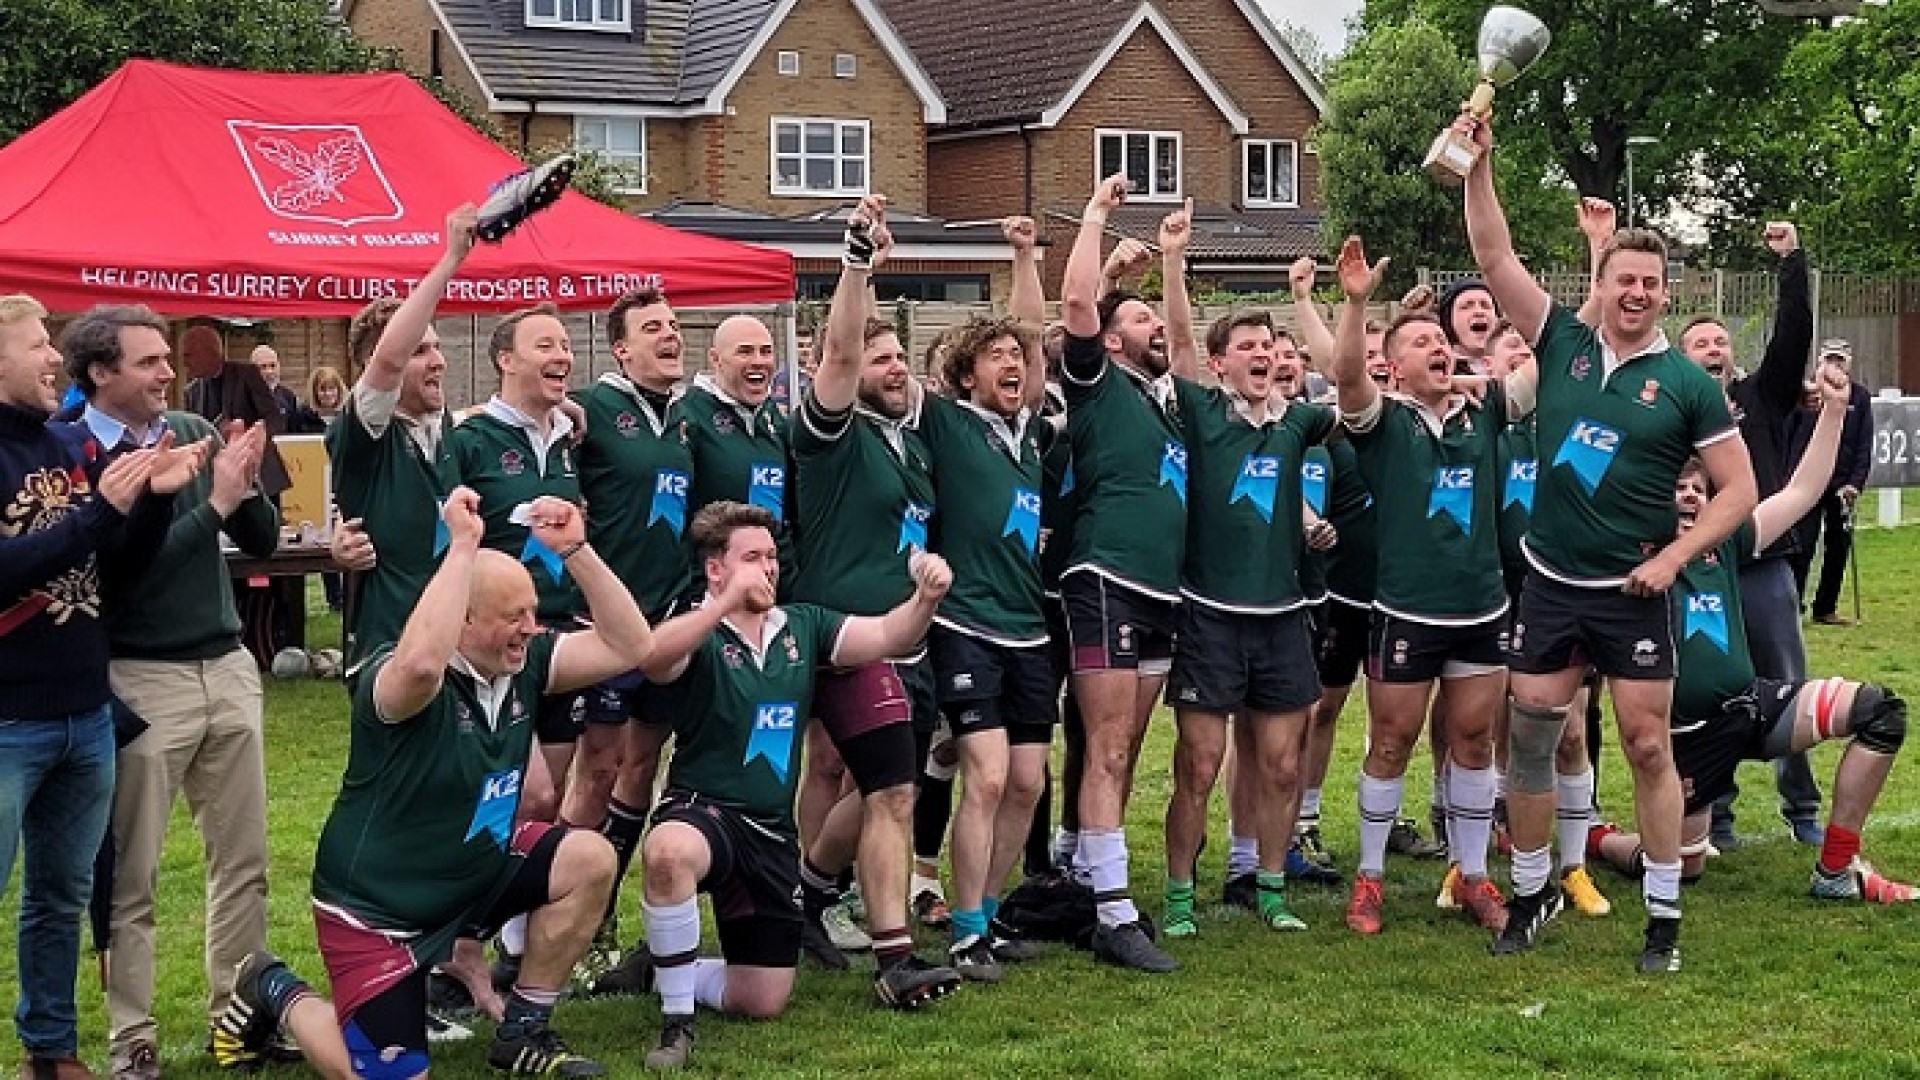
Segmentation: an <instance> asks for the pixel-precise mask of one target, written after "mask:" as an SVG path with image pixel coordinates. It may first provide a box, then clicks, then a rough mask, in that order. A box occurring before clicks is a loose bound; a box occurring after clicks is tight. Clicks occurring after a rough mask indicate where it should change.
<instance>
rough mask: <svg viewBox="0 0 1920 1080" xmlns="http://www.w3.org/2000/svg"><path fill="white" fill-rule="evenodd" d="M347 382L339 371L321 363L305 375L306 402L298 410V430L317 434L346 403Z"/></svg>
mask: <svg viewBox="0 0 1920 1080" xmlns="http://www.w3.org/2000/svg"><path fill="white" fill-rule="evenodd" d="M346 400H347V384H346V381H345V380H344V379H342V378H341V377H340V373H339V372H338V371H335V370H334V369H333V368H331V367H329V366H327V365H325V364H322V365H320V366H319V367H317V368H314V369H313V374H312V375H310V376H308V377H307V404H306V407H304V408H302V409H301V410H300V429H299V430H300V431H301V432H302V433H304V434H309V435H319V434H323V433H324V432H325V431H326V430H327V426H328V425H330V424H332V423H333V419H334V417H336V416H339V415H340V410H341V409H342V408H343V407H344V406H345V405H346Z"/></svg>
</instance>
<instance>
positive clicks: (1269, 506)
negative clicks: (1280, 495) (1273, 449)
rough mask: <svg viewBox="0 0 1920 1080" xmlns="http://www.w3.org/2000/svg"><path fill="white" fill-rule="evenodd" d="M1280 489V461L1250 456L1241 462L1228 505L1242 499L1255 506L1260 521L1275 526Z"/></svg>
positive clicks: (1266, 457)
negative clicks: (1274, 520)
mask: <svg viewBox="0 0 1920 1080" xmlns="http://www.w3.org/2000/svg"><path fill="white" fill-rule="evenodd" d="M1279 489H1280V459H1279V458H1277V457H1273V456H1271V455H1268V456H1258V455H1254V454H1248V455H1247V456H1246V458H1245V459H1244V460H1242V461H1241V462H1240V475H1238V476H1236V477H1234V478H1233V490H1232V491H1231V492H1229V493H1228V495H1227V505H1229V506H1231V505H1233V504H1234V503H1237V502H1239V501H1240V500H1242V499H1245V500H1247V501H1248V502H1250V503H1252V504H1253V509H1254V511H1255V512H1256V513H1258V514H1259V515H1260V520H1262V521H1264V522H1266V523H1267V524H1269V525H1271V524H1273V500H1274V496H1275V494H1276V493H1277V492H1278V491H1279Z"/></svg>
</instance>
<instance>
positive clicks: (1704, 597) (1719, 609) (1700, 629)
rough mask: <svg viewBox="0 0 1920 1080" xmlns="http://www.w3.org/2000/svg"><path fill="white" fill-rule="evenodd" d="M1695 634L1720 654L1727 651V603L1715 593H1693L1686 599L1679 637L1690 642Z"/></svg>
mask: <svg viewBox="0 0 1920 1080" xmlns="http://www.w3.org/2000/svg"><path fill="white" fill-rule="evenodd" d="M1695 634H1698V635H1700V636H1701V637H1703V638H1706V639H1707V643H1708V644H1710V645H1712V646H1713V647H1714V648H1716V649H1719V650H1720V651H1721V652H1722V653H1725V652H1727V651H1728V643H1727V601H1726V598H1725V597H1724V596H1722V595H1721V594H1719V593H1717V592H1711V593H1693V594H1692V595H1690V596H1688V597H1687V615H1686V620H1685V624H1684V629H1683V630H1682V632H1681V635H1680V636H1681V637H1682V638H1683V639H1686V640H1692V638H1693V636H1694V635H1695Z"/></svg>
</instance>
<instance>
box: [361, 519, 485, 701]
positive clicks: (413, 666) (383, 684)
mask: <svg viewBox="0 0 1920 1080" xmlns="http://www.w3.org/2000/svg"><path fill="white" fill-rule="evenodd" d="M440 519H441V520H442V521H444V522H446V523H447V552H446V555H445V556H444V557H442V558H441V560H440V569H438V570H436V571H434V574H433V577H432V579H430V580H429V581H428V582H427V587H426V589H425V590H423V591H422V592H421V593H420V599H419V601H418V602H416V603H415V604H414V606H413V614H412V615H409V616H408V617H407V625H406V629H404V630H402V631H401V632H400V641H399V643H398V644H396V645H394V647H393V657H392V658H391V659H389V660H388V661H387V662H386V663H385V664H384V665H382V666H381V668H380V674H378V675H377V676H375V677H374V680H373V704H374V708H375V709H376V710H378V712H379V714H380V719H381V720H384V721H386V722H387V723H389V724H397V723H401V722H403V721H406V720H410V719H412V718H413V717H414V716H417V715H418V714H419V712H420V710H421V709H424V708H426V707H427V703H428V702H431V701H432V700H433V698H434V695H435V694H438V693H439V692H440V683H441V680H442V679H444V678H446V673H447V665H448V664H450V663H452V662H453V653H454V650H455V649H457V648H459V647H460V628H461V627H462V626H464V625H465V624H466V621H467V603H468V600H469V598H470V596H471V594H472V590H473V567H474V562H475V559H476V557H477V553H478V552H479V550H480V537H481V536H482V535H483V534H484V533H485V532H486V524H485V523H484V522H483V521H481V519H480V496H479V495H477V494H475V493H474V491H473V489H472V488H466V487H457V488H454V489H453V490H452V491H451V492H449V493H448V494H447V501H446V503H445V504H444V505H442V506H441V508H440Z"/></svg>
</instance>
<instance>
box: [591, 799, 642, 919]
mask: <svg viewBox="0 0 1920 1080" xmlns="http://www.w3.org/2000/svg"><path fill="white" fill-rule="evenodd" d="M646 828H647V812H646V811H645V810H637V809H635V808H633V807H631V806H628V805H627V804H626V803H623V802H621V801H620V800H619V799H610V800H608V802H607V820H606V821H604V822H602V823H601V825H600V835H601V836H604V837H606V838H607V843H609V844H612V845H613V858H614V865H615V866H616V867H618V869H616V870H615V871H614V874H613V890H612V891H611V892H609V893H608V894H607V912H606V917H607V918H612V917H613V914H614V911H615V910H616V905H617V903H618V901H619V899H620V883H621V882H622V881H624V880H626V876H627V868H628V867H630V866H632V865H633V856H634V853H635V852H637V851H639V850H640V836H641V834H642V833H644V832H645V831H646Z"/></svg>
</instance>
